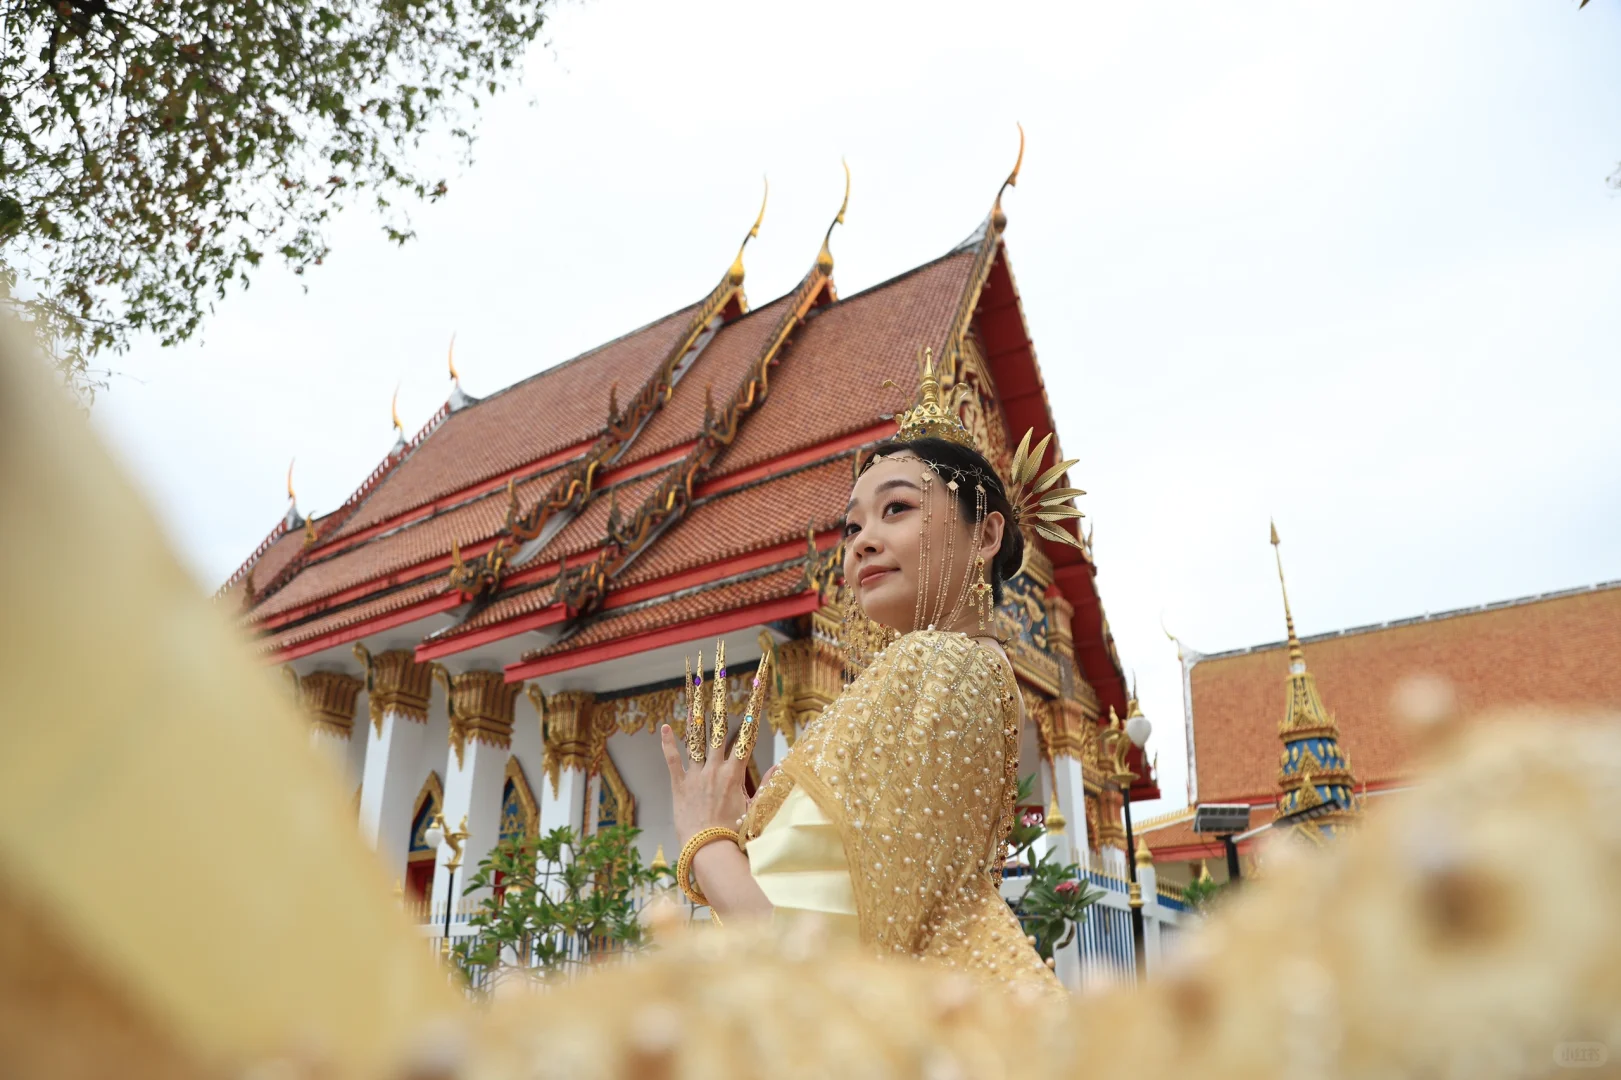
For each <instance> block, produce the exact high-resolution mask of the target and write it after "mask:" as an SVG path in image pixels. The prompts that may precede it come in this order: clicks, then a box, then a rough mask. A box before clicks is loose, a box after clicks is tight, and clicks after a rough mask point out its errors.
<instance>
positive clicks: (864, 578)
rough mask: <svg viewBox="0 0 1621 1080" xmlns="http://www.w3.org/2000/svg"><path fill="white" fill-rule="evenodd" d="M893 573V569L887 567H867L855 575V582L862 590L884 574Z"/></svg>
mask: <svg viewBox="0 0 1621 1080" xmlns="http://www.w3.org/2000/svg"><path fill="white" fill-rule="evenodd" d="M894 572H895V570H894V568H893V567H889V566H869V567H867V568H866V569H865V570H863V571H861V573H859V574H857V575H856V581H857V582H858V583H859V584H860V585H861V587H862V588H866V587H867V586H868V585H871V584H872V583H873V582H874V581H877V580H878V579H879V578H881V577H883V576H884V575H885V574H893V573H894Z"/></svg>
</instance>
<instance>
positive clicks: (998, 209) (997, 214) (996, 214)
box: [991, 123, 1024, 232]
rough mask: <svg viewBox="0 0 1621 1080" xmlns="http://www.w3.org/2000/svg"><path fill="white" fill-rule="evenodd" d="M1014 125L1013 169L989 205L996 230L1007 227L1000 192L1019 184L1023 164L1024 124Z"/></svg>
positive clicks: (992, 222)
mask: <svg viewBox="0 0 1621 1080" xmlns="http://www.w3.org/2000/svg"><path fill="white" fill-rule="evenodd" d="M1014 126H1015V127H1017V128H1018V129H1019V156H1018V158H1016V159H1015V160H1014V162H1013V171H1012V172H1010V173H1008V174H1007V179H1006V180H1004V181H1002V186H1001V187H999V188H997V189H996V202H995V204H994V205H992V207H991V224H992V225H994V226H996V229H997V231H998V232H1000V231H1001V230H1002V229H1005V228H1007V214H1006V213H1005V212H1004V211H1003V210H1002V193H1003V192H1004V191H1006V190H1007V189H1008V188H1010V187H1018V186H1019V167H1020V166H1021V165H1023V164H1024V125H1023V124H1020V123H1015V124H1014Z"/></svg>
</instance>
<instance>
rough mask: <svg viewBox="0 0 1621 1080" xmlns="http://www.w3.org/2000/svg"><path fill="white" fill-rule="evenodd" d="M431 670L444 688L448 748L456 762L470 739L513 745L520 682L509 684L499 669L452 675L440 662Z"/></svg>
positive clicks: (460, 758)
mask: <svg viewBox="0 0 1621 1080" xmlns="http://www.w3.org/2000/svg"><path fill="white" fill-rule="evenodd" d="M433 673H434V675H435V677H437V678H438V680H439V682H440V684H441V685H442V686H444V688H445V697H446V701H447V702H448V711H449V714H450V748H451V749H452V750H454V751H455V752H456V764H457V766H458V767H459V766H460V765H461V764H462V756H463V753H464V752H465V750H466V747H467V743H468V741H469V740H471V741H472V742H481V743H484V744H486V745H488V746H495V747H499V748H500V749H502V750H507V749H510V748H511V746H512V712H513V706H514V705H515V704H516V702H517V700H518V692H519V691H520V690H522V689H523V684H522V683H509V682H507V681H506V678H505V677H504V676H503V675H502V674H501V672H499V671H464V672H462V673H461V674H460V675H452V674H450V672H449V671H447V670H446V669H445V668H444V667H443V666H442V665H439V664H435V665H433Z"/></svg>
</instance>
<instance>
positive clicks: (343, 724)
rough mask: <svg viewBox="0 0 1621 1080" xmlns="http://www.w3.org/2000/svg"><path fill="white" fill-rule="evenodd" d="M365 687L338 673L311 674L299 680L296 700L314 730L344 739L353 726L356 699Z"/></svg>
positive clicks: (357, 681)
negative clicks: (307, 715) (301, 706)
mask: <svg viewBox="0 0 1621 1080" xmlns="http://www.w3.org/2000/svg"><path fill="white" fill-rule="evenodd" d="M364 685H365V683H363V682H362V681H361V680H359V679H357V678H355V677H354V676H353V675H345V674H344V673H343V672H341V671H312V672H310V673H309V674H308V675H304V676H300V677H299V678H298V700H299V703H300V704H302V705H303V706H304V710H305V711H306V712H307V713H309V716H310V721H311V723H313V724H314V725H315V730H317V731H322V732H325V733H326V734H328V735H331V736H333V737H334V738H338V739H347V738H348V737H349V735H350V733H351V732H352V731H353V730H354V727H355V699H356V698H357V697H359V696H360V688H361V687H363V686H364Z"/></svg>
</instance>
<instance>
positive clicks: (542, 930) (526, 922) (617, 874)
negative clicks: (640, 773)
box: [454, 826, 672, 983]
mask: <svg viewBox="0 0 1621 1080" xmlns="http://www.w3.org/2000/svg"><path fill="white" fill-rule="evenodd" d="M638 833H639V830H637V829H635V828H632V827H630V826H613V827H610V828H606V829H599V830H598V831H596V832H594V833H588V834H586V835H585V836H583V837H579V836H576V835H575V833H574V831H573V830H572V829H568V828H559V829H553V830H552V831H551V832H549V833H546V834H545V835H544V836H540V837H534V838H525V839H523V840H518V841H502V842H501V843H500V844H499V845H497V846H496V848H495V849H494V850H493V851H491V852H490V853H489V855H488V856H486V857H485V858H484V859H483V860H481V861H480V862H479V864H478V871H477V872H476V873H475V874H474V875H473V876H472V878H471V879H470V880H469V881H468V885H467V892H468V893H469V894H471V893H475V892H481V891H483V892H485V899H484V900H483V902H482V903H481V905H480V908H479V910H478V912H477V913H476V914H474V915H473V916H472V917H471V918H470V919H469V920H468V922H469V924H470V925H472V926H473V927H475V928H476V929H477V931H478V933H477V935H476V936H474V937H466V938H463V939H462V940H461V941H460V942H458V943H457V945H456V947H455V950H454V955H455V956H456V958H457V962H458V966H459V967H460V969H461V971H462V973H463V975H464V977H465V978H466V979H467V980H468V981H469V983H472V982H473V981H474V979H475V978H476V976H477V974H478V972H479V970H480V969H482V971H484V972H493V971H495V970H497V969H501V968H506V969H513V970H517V971H521V972H523V973H524V974H525V975H528V976H534V977H540V978H545V977H548V976H552V975H556V974H559V973H561V972H563V971H565V970H567V969H569V968H570V967H572V966H577V965H579V964H581V963H583V962H584V960H583V958H584V957H586V956H588V955H589V954H590V953H591V952H592V951H593V950H603V949H616V948H617V949H632V950H635V949H640V948H642V947H644V946H645V945H646V934H645V930H644V928H643V926H642V924H641V921H640V918H639V917H638V914H637V910H636V905H635V897H636V895H637V894H638V893H639V892H641V891H642V890H644V889H647V888H649V887H652V886H655V885H658V884H661V883H667V882H666V880H665V879H666V878H669V877H671V876H672V872H671V871H670V870H669V868H668V867H662V868H659V869H657V870H655V869H653V868H652V867H648V866H644V865H643V864H642V861H641V854H640V852H638V851H637V849H636V843H635V841H636V837H637V835H638ZM496 888H499V889H500V890H501V895H500V896H499V897H497V896H495V895H494V893H493V891H490V890H494V889H496Z"/></svg>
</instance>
